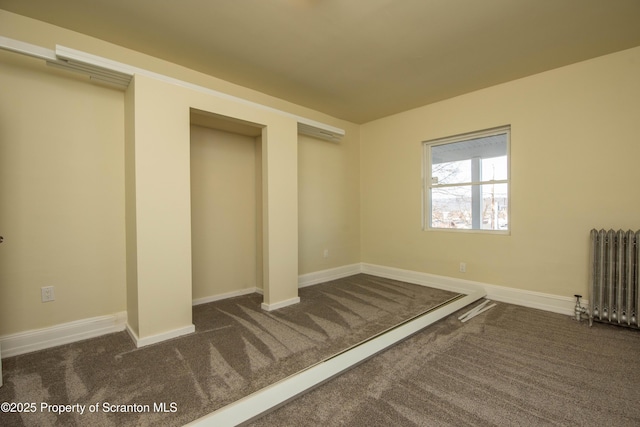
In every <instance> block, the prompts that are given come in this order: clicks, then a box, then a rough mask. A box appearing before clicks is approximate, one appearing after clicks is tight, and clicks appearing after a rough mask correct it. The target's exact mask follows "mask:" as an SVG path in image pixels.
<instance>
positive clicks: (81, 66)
mask: <svg viewBox="0 0 640 427" xmlns="http://www.w3.org/2000/svg"><path fill="white" fill-rule="evenodd" d="M0 49H4V50H8V51H11V52H15V53H20V54H23V55H27V56H32V57H35V58H40V59H44V60H45V61H47V63H48V64H50V65H53V66H55V67H58V68H64V69H67V70H69V71H75V72H79V73H82V74H86V75H89V77H90V78H91V79H92V80H97V81H101V82H104V83H109V84H111V85H114V86H117V87H119V88H121V89H126V88H127V87H128V86H129V83H130V82H131V78H132V77H133V76H134V75H135V74H140V75H144V76H147V77H151V78H154V79H157V80H161V81H163V82H165V83H169V84H173V85H177V86H181V87H184V88H187V89H191V90H195V91H197V92H200V93H205V94H208V95H212V96H215V97H217V98H222V99H227V100H231V101H235V102H238V103H240V104H244V105H248V106H251V107H254V108H259V109H261V110H267V111H271V112H274V113H276V114H281V115H284V116H287V117H291V118H293V119H295V120H296V122H297V123H298V133H301V134H304V135H309V136H312V137H315V138H320V139H324V140H327V141H334V142H337V141H340V139H342V137H344V136H345V134H346V132H345V130H344V129H340V128H338V127H335V126H331V125H328V124H325V123H320V122H318V121H315V120H311V119H307V118H306V117H302V116H298V115H296V114H292V113H289V112H286V111H282V110H278V109H277V108H273V107H269V106H267V105H262V104H258V103H257V102H253V101H249V100H246V99H243V98H238V97H236V96H233V95H229V94H226V93H223V92H219V91H217V90H213V89H209V88H206V87H204V86H199V85H196V84H193V83H189V82H185V81H184V80H178V79H176V78H173V77H169V76H166V75H164V74H159V73H155V72H153V71H149V70H145V69H144V68H138V67H134V66H132V65H128V64H125V63H122V62H118V61H113V60H111V59H107V58H103V57H101V56H98V55H93V54H90V53H87V52H83V51H81V50H76V49H72V48H69V47H66V46H60V45H56V49H55V51H53V50H51V49H47V48H43V47H41V46H36V45H34V44H30V43H25V42H22V41H20V40H14V39H11V38H9V37H4V36H0Z"/></svg>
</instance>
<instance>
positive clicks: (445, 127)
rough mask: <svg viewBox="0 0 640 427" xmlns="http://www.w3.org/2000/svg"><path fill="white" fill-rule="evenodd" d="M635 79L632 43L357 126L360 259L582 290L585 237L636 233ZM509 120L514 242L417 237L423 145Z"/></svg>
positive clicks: (636, 53)
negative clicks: (612, 231) (599, 232)
mask: <svg viewBox="0 0 640 427" xmlns="http://www.w3.org/2000/svg"><path fill="white" fill-rule="evenodd" d="M638 76H640V48H635V49H631V50H627V51H623V52H619V53H616V54H613V55H608V56H604V57H600V58H597V59H594V60H590V61H586V62H582V63H578V64H575V65H572V66H568V67H564V68H560V69H557V70H553V71H550V72H546V73H542V74H538V75H534V76H531V77H528V78H524V79H521V80H517V81H513V82H510V83H507V84H503V85H499V86H495V87H491V88H488V89H485V90H481V91H478V92H474V93H470V94H467V95H464V96H460V97H457V98H453V99H450V100H447V101H443V102H439V103H436V104H432V105H429V106H425V107H422V108H418V109H415V110H411V111H407V112H405V113H402V114H398V115H394V116H391V117H387V118H384V119H381V120H378V121H375V122H371V123H368V124H366V125H363V126H362V142H361V144H362V147H361V148H362V157H361V162H362V164H361V168H362V195H361V198H362V199H361V200H362V205H361V209H362V212H363V214H362V252H363V253H362V261H363V262H367V263H373V264H380V265H384V266H391V267H398V268H403V269H408V270H415V271H421V272H428V273H432V274H437V275H443V276H450V277H459V278H463V279H469V280H474V281H479V282H485V283H489V284H494V285H501V286H508V287H513V288H518V289H527V290H533V291H539V292H545V293H550V294H556V295H564V296H572V295H573V294H574V293H583V294H586V283H587V262H588V260H587V258H588V236H589V230H590V229H591V228H592V227H598V228H599V227H605V228H608V227H613V228H623V229H627V228H631V229H634V230H636V229H638V228H640V223H639V221H638V212H640V198H638V197H637V195H636V194H637V190H636V185H637V183H638V182H640V168H639V167H638V164H637V162H638V159H639V158H640V144H639V143H638V135H640V120H639V118H640V101H639V100H640V79H639V78H638ZM506 124H510V125H511V221H510V223H511V235H510V236H503V235H489V234H470V233H455V232H443V231H422V230H421V196H420V195H421V170H422V169H421V168H422V157H421V153H422V151H421V150H422V148H421V147H422V144H421V142H422V141H425V140H430V139H434V138H439V137H444V136H449V135H456V134H460V133H464V132H469V131H474V130H480V129H486V128H491V127H495V126H500V125H506ZM461 261H462V262H466V264H467V272H466V273H460V272H459V271H458V267H459V263H460V262H461Z"/></svg>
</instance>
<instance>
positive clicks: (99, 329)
mask: <svg viewBox="0 0 640 427" xmlns="http://www.w3.org/2000/svg"><path fill="white" fill-rule="evenodd" d="M126 321H127V313H126V312H125V311H123V312H120V313H115V314H110V315H107V316H98V317H91V318H89V319H82V320H76V321H73V322H68V323H62V324H59V325H54V326H50V327H47V328H42V329H34V330H30V331H24V332H18V333H16V334H11V335H5V336H3V337H0V346H2V357H3V358H6V357H11V356H17V355H19V354H25V353H30V352H32V351H37V350H43V349H45V348H50V347H55V346H58V345H63V344H69V343H72V342H76V341H81V340H85V339H87V338H95V337H98V336H100V335H105V334H110V333H113V332H120V331H123V330H124V329H125V325H126Z"/></svg>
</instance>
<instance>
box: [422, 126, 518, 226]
mask: <svg viewBox="0 0 640 427" xmlns="http://www.w3.org/2000/svg"><path fill="white" fill-rule="evenodd" d="M509 134H510V128H509V127H508V126H507V127H501V128H498V129H491V130H488V131H481V132H474V133H471V134H465V135H460V136H455V137H450V138H443V139H438V140H435V141H427V142H425V143H424V152H425V162H424V163H425V168H424V169H425V173H424V176H425V179H424V180H425V182H424V193H425V197H424V201H425V209H424V212H425V220H424V222H425V225H426V228H429V229H445V228H446V229H463V230H492V231H508V230H509Z"/></svg>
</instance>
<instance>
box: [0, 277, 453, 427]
mask: <svg viewBox="0 0 640 427" xmlns="http://www.w3.org/2000/svg"><path fill="white" fill-rule="evenodd" d="M453 296H454V294H453V293H450V292H446V291H441V290H437V289H430V288H425V287H421V286H416V285H411V284H407V283H402V282H397V281H393V280H387V279H381V278H376V277H373V276H367V275H362V274H360V275H356V276H352V277H349V278H345V279H340V280H336V281H333V282H329V283H327V284H321V285H316V286H312V287H307V288H303V289H301V290H300V297H301V303H300V304H296V305H294V306H290V307H286V308H283V309H281V310H277V311H274V312H271V313H269V312H265V311H263V310H261V309H260V303H261V302H262V297H261V296H260V295H257V294H253V295H247V296H243V297H237V298H232V299H228V300H224V301H218V302H214V303H210V304H205V305H200V306H196V307H194V311H193V321H194V324H195V326H196V333H195V334H191V335H189V336H186V337H181V338H178V339H174V340H171V341H168V342H164V343H160V344H156V345H152V346H148V347H143V348H140V349H136V348H135V346H134V345H133V343H132V342H131V340H130V339H129V337H128V335H127V333H126V332H121V333H116V334H110V335H106V336H103V337H99V338H94V339H91V340H86V341H82V342H78V343H73V344H69V345H64V346H60V347H57V348H53V349H49V350H45V351H40V352H35V353H31V354H25V355H21V356H16V357H11V358H7V359H5V360H4V361H3V378H4V386H3V387H2V388H0V402H13V403H16V404H17V403H30V402H32V403H35V404H36V405H37V410H36V412H35V413H20V414H19V413H11V412H10V413H0V424H1V425H3V426H4V425H8V426H23V425H24V426H51V425H64V426H94V425H95V426H122V425H138V426H146V425H162V426H180V425H183V424H184V423H187V422H190V421H192V420H194V419H196V418H199V417H201V416H203V415H205V414H207V413H209V412H212V411H213V410H215V409H217V408H220V407H222V406H224V405H226V404H228V403H230V402H233V401H235V400H237V399H239V398H241V397H243V396H246V395H248V394H250V393H252V392H253V391H256V390H259V389H260V388H262V387H265V386H267V385H269V384H272V383H274V382H276V381H278V380H280V379H282V378H285V377H287V376H289V375H291V374H293V373H295V372H297V371H299V370H301V369H303V368H305V367H308V366H310V365H312V364H314V363H317V362H319V361H321V360H322V359H324V358H326V357H328V356H331V355H333V354H335V353H337V352H339V351H341V350H343V349H345V348H347V347H349V346H351V345H353V344H356V343H358V342H359V341H361V340H363V339H366V338H368V337H370V336H372V335H374V334H376V333H378V332H380V331H383V330H385V329H387V328H389V327H391V326H393V325H395V324H397V323H399V322H401V321H403V320H406V319H407V318H409V317H412V316H414V315H416V314H418V313H420V312H422V311H424V310H426V309H428V308H430V307H433V306H435V305H437V304H438V303H441V302H443V301H445V300H447V299H449V298H451V297H453ZM43 402H44V403H48V404H51V405H67V404H69V405H74V404H78V405H84V406H85V413H84V414H79V413H77V412H73V413H62V414H56V413H54V412H48V411H42V410H41V409H42V407H41V406H40V405H41V403H43ZM154 403H155V404H165V405H166V406H165V409H166V411H168V412H154V409H155V410H157V409H159V408H154ZM95 404H98V405H99V406H98V408H99V410H98V411H97V412H95V413H89V406H90V405H95ZM105 404H106V406H105ZM132 404H137V405H139V406H137V407H124V408H122V407H118V406H115V405H132ZM172 404H173V405H174V406H172ZM146 405H148V406H146ZM147 408H148V409H149V412H143V413H139V412H132V411H133V410H136V409H137V410H147ZM106 409H109V411H107V410H106ZM119 409H125V410H127V411H128V412H127V413H123V412H114V410H119ZM174 410H175V411H174ZM171 411H174V412H171ZM285 424H286V422H285Z"/></svg>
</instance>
